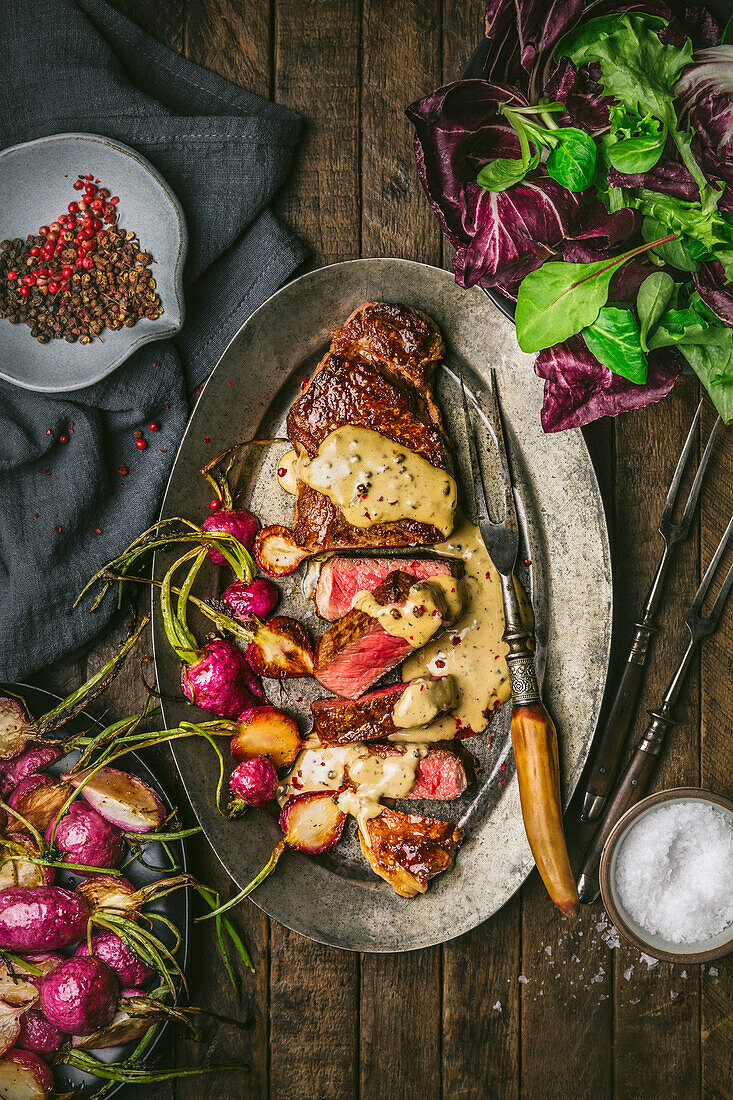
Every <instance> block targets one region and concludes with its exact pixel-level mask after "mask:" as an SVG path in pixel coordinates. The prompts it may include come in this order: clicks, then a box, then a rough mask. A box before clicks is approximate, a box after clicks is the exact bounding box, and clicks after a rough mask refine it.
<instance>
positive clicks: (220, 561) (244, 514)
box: [201, 508, 260, 565]
mask: <svg viewBox="0 0 733 1100" xmlns="http://www.w3.org/2000/svg"><path fill="white" fill-rule="evenodd" d="M259 529H260V521H259V520H258V519H257V516H253V515H252V513H251V512H248V511H247V509H246V508H240V509H238V510H237V511H232V510H231V509H230V508H220V509H219V510H218V511H216V512H214V513H213V514H212V515H210V516H207V517H206V519H205V520H204V522H203V523H202V524H201V530H202V531H217V532H219V533H222V534H225V535H233V536H234V538H235V539H237V540H238V541H239V542H241V544H242V546H244V548H245V549H246V550H251V549H252V547H253V546H254V541H255V536H256V535H257V532H258V531H259ZM209 558H210V560H211V561H213V562H214V564H215V565H225V564H226V558H225V557H224V555H223V554H222V553H221V551H220V550H217V548H216V547H215V546H212V547H210V549H209Z"/></svg>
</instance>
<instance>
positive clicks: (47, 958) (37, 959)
mask: <svg viewBox="0 0 733 1100" xmlns="http://www.w3.org/2000/svg"><path fill="white" fill-rule="evenodd" d="M64 958H65V956H64V955H60V954H59V953H58V951H44V952H43V953H42V954H40V955H25V956H24V957H23V958H22V959H21V961H20V962H14V963H13V970H14V971H15V973H16V974H20V975H22V976H23V977H24V978H25V980H26V981H27V982H29V983H30V984H31V985H34V986H36V988H37V987H38V985H39V983H40V982H41V980H42V979H43V978H45V976H46V974H50V973H51V972H52V971H53V970H55V969H56V967H57V966H60V965H61V963H62V962H63V961H64ZM26 964H27V965H26ZM31 968H32V969H31ZM37 970H40V972H41V973H40V974H36V973H35V971H37Z"/></svg>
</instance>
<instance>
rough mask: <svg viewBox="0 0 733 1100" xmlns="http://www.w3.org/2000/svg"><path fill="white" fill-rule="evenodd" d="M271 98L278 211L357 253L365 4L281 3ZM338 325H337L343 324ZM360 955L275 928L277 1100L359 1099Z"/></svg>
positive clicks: (311, 238)
mask: <svg viewBox="0 0 733 1100" xmlns="http://www.w3.org/2000/svg"><path fill="white" fill-rule="evenodd" d="M274 14H275V37H274V74H273V76H274V81H273V83H274V96H275V100H276V101H277V102H278V103H282V104H284V105H285V106H287V107H292V108H293V109H295V110H298V111H301V112H302V113H303V114H304V115H305V116H306V119H307V126H306V131H305V135H304V140H303V142H302V144H301V147H300V149H299V152H298V157H297V164H296V168H295V172H294V174H293V178H292V180H291V181H290V183H289V185H288V186H287V187H286V189H285V191H284V193H283V195H282V196H281V199H280V201H279V202H278V204H277V209H278V212H279V213H280V215H281V216H282V217H283V218H284V219H285V220H286V221H287V222H289V223H290V224H291V225H292V226H293V227H294V228H295V231H296V232H297V233H298V235H299V236H300V237H301V239H303V240H305V241H306V242H307V243H308V244H309V246H310V247H311V249H312V253H313V255H312V263H313V264H314V265H318V264H324V263H334V262H336V261H338V260H345V259H353V258H354V257H355V256H358V254H359V160H358V149H359V139H358V132H359V102H358V97H359V36H360V30H359V3H358V2H357V0H322V2H319V4H318V5H317V6H313V7H311V6H305V7H304V6H303V5H302V4H300V3H298V2H297V0H275V5H274ZM337 320H338V318H334V321H337ZM358 983H359V968H358V957H357V956H355V955H349V954H347V953H344V952H340V951H336V950H333V949H330V948H327V947H323V946H320V945H318V944H313V943H309V942H308V941H307V940H305V939H303V938H302V937H300V936H298V935H296V934H295V933H293V932H289V931H287V929H284V928H282V927H280V926H279V925H277V924H276V923H275V922H274V921H273V922H272V926H271V972H270V1095H271V1097H272V1098H273V1100H289V1098H290V1097H293V1096H314V1097H315V1096H317V1097H319V1098H323V1100H328V1098H331V1097H333V1098H334V1100H336V1098H339V1100H340V1098H341V1097H348V1096H355V1095H357V1092H358V1084H357V1082H358V1015H359V1005H358Z"/></svg>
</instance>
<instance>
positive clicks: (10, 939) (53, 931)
mask: <svg viewBox="0 0 733 1100" xmlns="http://www.w3.org/2000/svg"><path fill="white" fill-rule="evenodd" d="M89 915H90V908H89V905H88V903H87V902H86V900H85V899H84V898H83V897H82V895H81V894H78V893H72V892H71V891H70V890H64V889H63V888H62V887H60V886H12V887H10V888H9V889H6V890H0V950H2V949H5V950H7V951H22V952H27V951H46V950H51V951H55V950H58V949H59V948H61V947H70V946H71V945H72V944H75V943H79V942H80V941H81V940H82V939H84V936H85V935H86V931H87V921H88V920H89Z"/></svg>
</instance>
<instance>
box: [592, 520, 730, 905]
mask: <svg viewBox="0 0 733 1100" xmlns="http://www.w3.org/2000/svg"><path fill="white" fill-rule="evenodd" d="M731 534H733V517H731V520H730V522H729V523H728V526H727V527H726V529H725V532H724V534H723V537H722V538H721V540H720V542H719V543H718V547H717V549H716V551H715V553H714V554H713V557H712V559H711V561H710V565H709V566H708V567H707V569H706V571H705V576H704V577H703V579H702V581H701V582H700V587H699V588H698V590H697V592H696V593H695V596H694V598H693V601H692V605H691V607H690V610H689V612H688V613H687V617H686V619H685V624H686V626H687V629H688V630H689V632H690V641H689V643H688V646H687V649H686V650H685V653H684V656H683V657H682V660H681V661H680V663H679V665H678V667H677V671H676V672H675V674H674V676H673V677H672V679H671V680H670V682H669V687H668V688H667V690H666V692H665V694H664V698H663V699H662V705H661V706H660V708H659V710H652V711H650V712H649V713H650V714H651V722H650V723H649V725H648V726H647V728H646V731H645V732H644V736H643V737H642V739H641V741H640V742H639V744H638V745H637V747H636V751H635V752H634V755H633V756H632V758H631V760H630V761H629V764H628V766H627V768H626V771H625V772H624V774H623V777H622V779H621V781H620V783H619V785H618V787H617V789H616V793H615V794H614V796H613V798H612V799H611V801H610V803H609V805H608V809H607V810H606V812H605V814H604V817H603V822H602V824H601V826H600V828H599V830H598V832H597V833H596V836H595V837H594V839H593V841H592V843H591V845H590V847H589V849H588V852H587V854H586V859H585V862H584V864H583V870H582V872H581V875H580V878H579V879H578V894H579V896H580V900H581V901H583V902H591V901H595V899H596V898H597V897H598V894H599V892H600V887H599V885H598V865H599V863H600V859H601V853H602V851H603V848H604V846H605V844H606V841H607V840H608V837H609V836H610V834H611V832H612V831H613V827H614V826H615V824H616V822H617V821H619V820H620V819H621V818H622V817H623V815H624V814H625V813H626V811H627V810H628V809H629V807H630V806H633V805H634V804H635V803H636V802H638V801H639V800H640V799H641V798H643V796H644V791H645V789H646V786H647V784H648V782H649V779H650V777H651V774H652V772H653V771H654V768H655V766H656V762H657V757H658V756H659V753H660V752H661V750H662V745H663V743H664V738H665V735H666V733H667V731H668V730H669V729H670V727H671V726H673V725H674V722H675V720H674V718H673V716H672V712H673V710H674V706H675V703H676V702H677V698H678V696H679V693H680V690H681V688H682V685H683V683H684V681H685V677H686V676H687V673H688V672H689V671H690V667H691V665H692V659H693V657H694V655H695V653H696V651H697V649H698V646H699V645H700V643H701V642H702V640H703V638H706V637H707V636H708V634H712V633H713V631H714V630H715V629H716V627H717V625H718V623H719V622H720V617H721V615H722V613H723V608H724V606H725V602H726V600H727V599H728V596H729V595H730V591H731V589H732V588H733V565H731V566H730V568H729V569H728V572H727V573H726V575H725V577H724V579H723V583H722V584H721V586H720V591H719V592H718V595H717V596H716V598H715V602H714V604H713V606H712V609H711V611H710V614H709V615H705V616H704V615H703V614H702V605H703V602H704V600H705V597H706V596H707V594H708V591H709V589H710V584H711V582H712V579H713V576H714V575H715V572H716V570H717V568H718V565H719V564H720V559H721V558H722V557H723V553H724V552H725V548H726V546H727V545H728V543H729V541H730V539H731Z"/></svg>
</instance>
